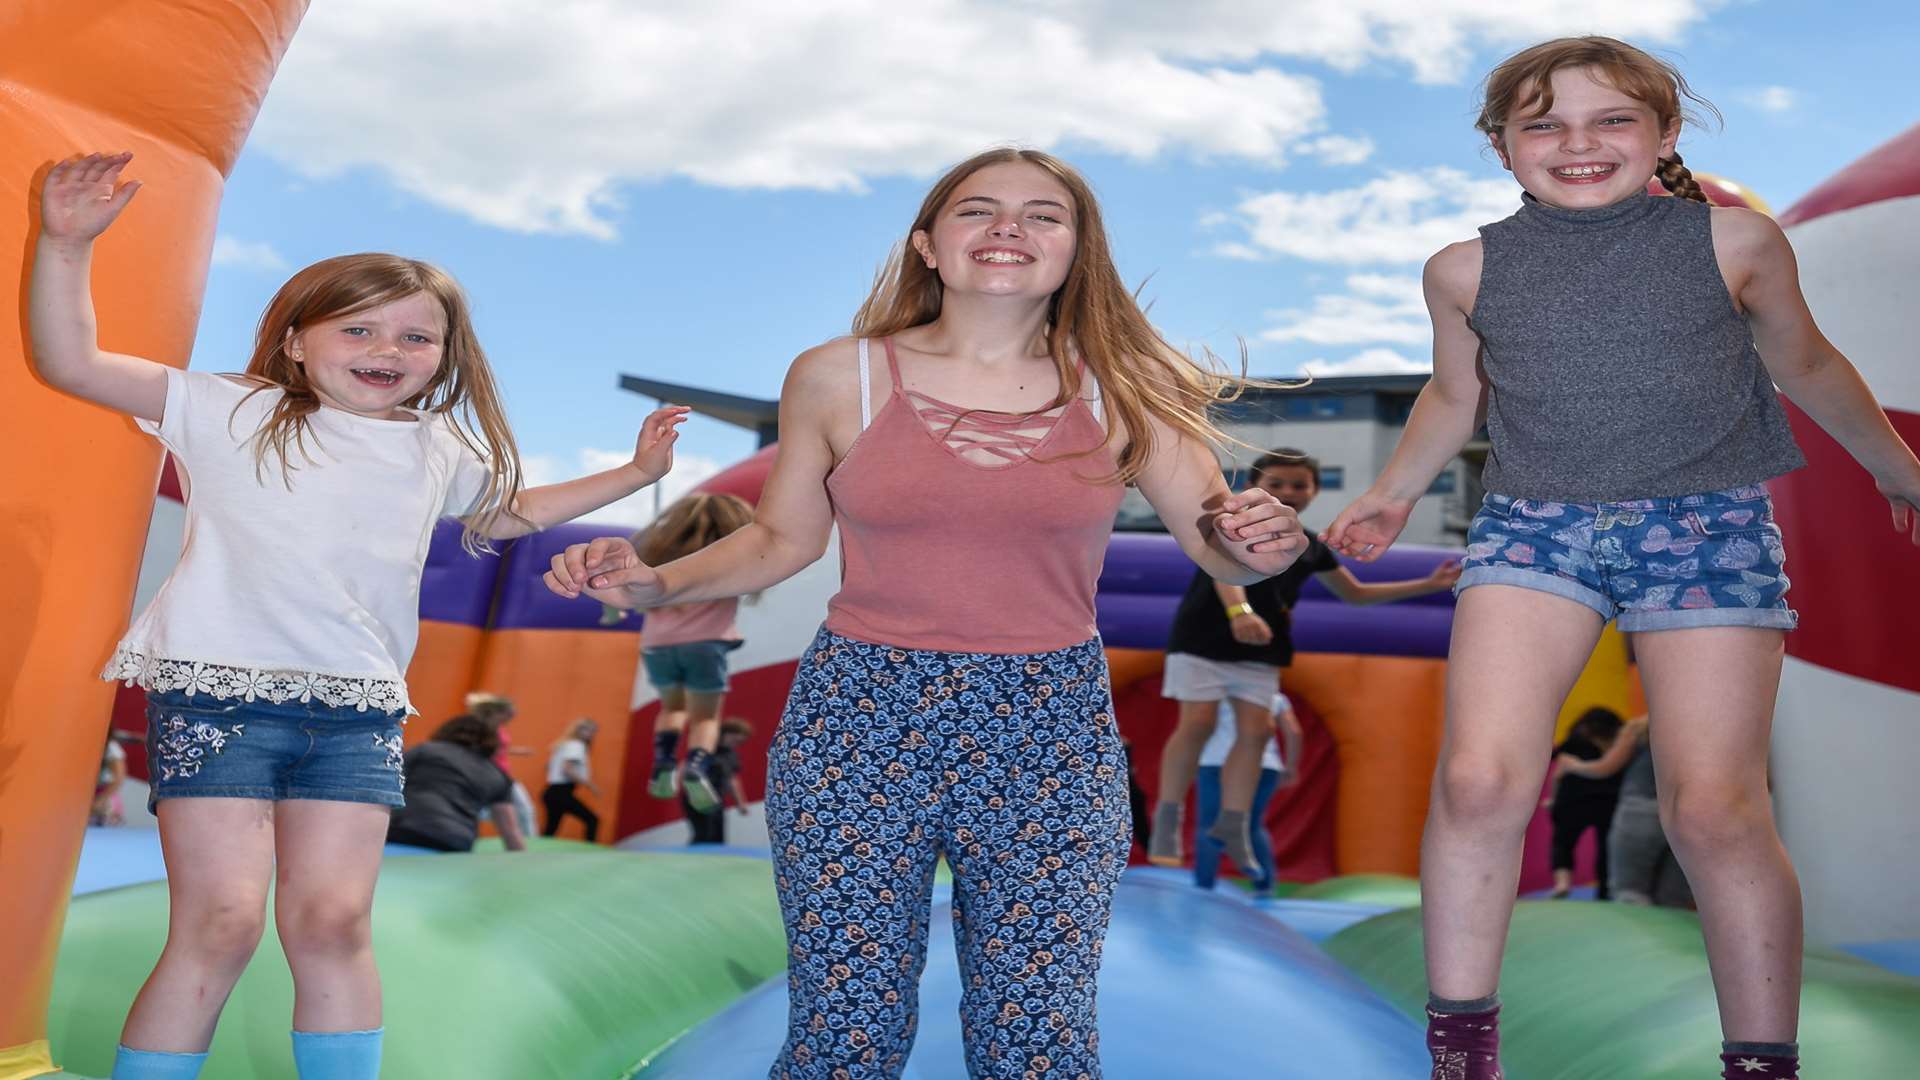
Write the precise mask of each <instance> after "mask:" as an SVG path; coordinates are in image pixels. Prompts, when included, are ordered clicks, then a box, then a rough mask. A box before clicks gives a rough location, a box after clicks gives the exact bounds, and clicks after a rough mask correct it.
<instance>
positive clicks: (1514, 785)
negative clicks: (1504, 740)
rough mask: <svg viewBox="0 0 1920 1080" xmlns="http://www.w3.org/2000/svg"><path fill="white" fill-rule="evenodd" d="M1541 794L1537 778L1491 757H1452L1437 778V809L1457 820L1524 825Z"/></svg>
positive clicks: (1444, 763)
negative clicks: (1537, 797)
mask: <svg viewBox="0 0 1920 1080" xmlns="http://www.w3.org/2000/svg"><path fill="white" fill-rule="evenodd" d="M1538 793H1539V783H1538V778H1537V777H1536V776H1535V775H1533V774H1532V773H1530V772H1529V771H1527V770H1524V769H1521V768H1519V767H1518V766H1517V765H1516V764H1515V763H1513V762H1509V761H1504V760H1502V759H1500V758H1498V757H1493V756H1488V755H1481V754H1465V753H1459V754H1450V755H1448V756H1447V757H1445V758H1443V759H1442V760H1441V762H1440V769H1439V772H1438V773H1437V774H1436V776H1435V777H1434V806H1435V809H1436V810H1439V811H1441V812H1442V813H1444V814H1446V815H1447V816H1449V817H1452V818H1454V819H1458V820H1471V821H1492V822H1498V823H1501V824H1513V823H1515V822H1518V823H1519V824H1521V825H1524V824H1525V822H1526V821H1527V819H1529V818H1531V817H1532V816H1533V804H1534V799H1535V798H1536V796H1537V795H1538Z"/></svg>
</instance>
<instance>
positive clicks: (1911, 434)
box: [1770, 126, 1920, 944]
mask: <svg viewBox="0 0 1920 1080" xmlns="http://www.w3.org/2000/svg"><path fill="white" fill-rule="evenodd" d="M1780 223H1781V224H1782V225H1783V226H1785V227H1786V229H1787V235H1788V236H1789V237H1790V238H1791V239H1792V241H1793V247H1794V250H1795V252H1796V253H1797V254H1798V256H1799V260H1800V280H1801V285H1802V287H1803V288H1804V289H1805V291H1806V295H1807V301H1808V303H1809V304H1810V305H1811V307H1812V309H1813V314H1814V317H1815V319H1817V320H1818V321H1819V323H1820V328H1821V329H1822V330H1824V331H1825V332H1826V335H1827V337H1828V338H1829V339H1831V340H1832V341H1833V343H1834V344H1835V345H1837V346H1838V347H1839V348H1840V350H1841V351H1842V352H1844V353H1845V354H1846V355H1847V357H1848V358H1849V359H1850V360H1852V361H1853V363H1854V365H1855V366H1857V367H1858V368H1859V369H1860V372H1861V374H1862V375H1864V376H1865V377H1866V380H1867V383H1868V385H1869V386H1871V387H1872V388H1873V391H1874V393H1875V395H1876V396H1878V397H1879V399H1880V402H1881V404H1882V405H1883V406H1885V407H1886V410H1887V414H1888V416H1889V417H1890V418H1891V419H1892V421H1893V424H1894V426H1895V428H1897V429H1898V430H1899V431H1900V433H1901V435H1902V436H1904V437H1905V439H1906V440H1907V443H1908V444H1909V445H1911V446H1920V366H1917V365H1916V358H1917V354H1920V345H1916V342H1920V126H1916V127H1914V128H1911V129H1909V130H1908V131H1907V132H1905V133H1904V134H1902V135H1900V136H1898V137H1896V138H1895V139H1893V140H1892V141H1891V142H1889V143H1887V144H1886V145H1884V146H1882V147H1880V148H1879V149H1877V150H1875V151H1873V152H1872V153H1870V154H1868V155H1867V156H1866V157H1863V158H1861V159H1860V160H1859V161H1856V162H1854V163H1853V164H1852V165H1849V166H1847V167H1846V168H1845V169H1843V170H1841V171H1840V172H1839V173H1838V174H1837V175H1835V176H1834V177H1833V178H1832V179H1830V180H1828V181H1827V182H1826V183H1824V184H1821V185H1820V186H1819V187H1817V188H1815V189H1814V190H1813V191H1812V192H1811V193H1809V194H1808V195H1807V196H1806V197H1805V198H1803V199H1801V200H1800V201H1799V202H1798V203H1796V204H1794V206H1793V207H1792V208H1790V209H1789V210H1787V212H1786V213H1784V214H1782V215H1780ZM1788 411H1789V412H1790V413H1791V415H1792V418H1793V425H1794V435H1795V436H1796V437H1797V438H1798V439H1799V442H1800V446H1801V447H1802V449H1804V450H1805V451H1806V455H1807V460H1808V462H1809V465H1808V467H1807V468H1805V469H1801V470H1799V471H1797V472H1795V473H1792V474H1790V475H1788V476H1786V477H1783V478H1781V479H1780V480H1778V481H1775V482H1774V483H1773V484H1772V485H1770V486H1771V487H1772V489H1773V493H1774V497H1775V499H1776V500H1777V502H1778V504H1779V509H1780V522H1781V526H1782V528H1783V529H1785V531H1786V534H1787V552H1788V563H1787V570H1788V572H1789V574H1790V575H1791V576H1792V578H1793V589H1792V592H1791V594H1790V597H1791V601H1792V603H1793V606H1794V607H1795V608H1797V609H1798V610H1799V611H1800V615H1801V623H1800V629H1799V630H1797V631H1795V632H1794V633H1792V634H1789V635H1788V636H1787V652H1788V654H1789V655H1788V659H1787V665H1786V672H1785V674H1784V677H1783V679H1782V683H1781V689H1780V699H1779V710H1778V714H1777V717H1776V720H1775V730H1774V748H1773V775H1774V786H1775V797H1776V801H1777V804H1778V807H1779V813H1780V825H1781V831H1782V834H1783V835H1784V836H1785V838H1786V842H1787V847H1788V849H1789V850H1790V851H1791V852H1792V854H1793V858H1794V861H1795V863H1796V864H1797V865H1798V867H1799V870H1800V880H1801V888H1802V891H1803V892H1804V894H1805V897H1806V910H1807V931H1808V937H1809V939H1810V940H1811V941H1813V942H1816V943H1823V944H1825V943H1841V942H1852V941H1869V940H1880V939H1888V938H1916V937H1920V857H1916V855H1920V648H1916V641H1915V634H1914V623H1915V621H1916V620H1920V548H1916V547H1914V546H1913V545H1912V544H1911V543H1910V542H1908V541H1906V540H1905V539H1904V538H1901V537H1899V536H1898V535H1896V534H1895V533H1894V532H1893V530H1892V528H1891V527H1890V524H1889V521H1888V514H1887V504H1886V500H1885V499H1883V498H1882V497H1881V496H1880V495H1879V493H1878V492H1877V491H1876V490H1875V489H1874V486H1873V482H1872V480H1871V478H1870V477H1869V476H1868V475H1867V473H1866V471H1865V470H1864V469H1862V468H1861V467H1860V466H1859V465H1857V464H1855V463H1854V462H1853V460H1852V459H1851V458H1850V457H1848V456H1847V454H1846V452H1845V451H1844V450H1842V449H1841V448H1840V445H1839V444H1838V443H1836V442H1834V441H1833V439H1832V438H1830V437H1829V436H1828V435H1827V434H1826V433H1825V432H1823V431H1821V430H1820V429H1819V428H1818V427H1817V426H1816V425H1814V424H1813V423H1812V422H1811V421H1810V420H1808V419H1807V417H1806V416H1805V415H1804V414H1802V413H1800V412H1799V411H1798V410H1797V409H1792V408H1791V407H1789V410H1788Z"/></svg>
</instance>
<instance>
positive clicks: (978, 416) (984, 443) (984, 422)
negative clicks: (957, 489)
mask: <svg viewBox="0 0 1920 1080" xmlns="http://www.w3.org/2000/svg"><path fill="white" fill-rule="evenodd" d="M863 344H864V342H863ZM881 344H882V345H883V346H884V347H885V348H886V352H887V372H888V374H889V375H890V376H891V377H892V380H893V392H892V393H891V394H890V395H889V397H890V398H894V397H897V398H900V399H902V401H901V404H902V405H904V406H905V407H906V409H907V411H908V413H909V414H910V415H911V417H912V422H913V425H914V426H915V427H917V428H919V429H920V431H921V432H922V433H923V434H925V435H926V437H927V438H928V439H930V440H932V442H933V444H934V445H935V446H938V447H939V448H940V449H941V450H942V451H944V452H945V453H946V454H947V455H948V456H950V457H952V458H953V459H954V460H956V461H958V462H960V463H961V464H963V465H967V466H970V467H972V468H975V469H982V470H985V471H988V472H999V471H1002V470H1006V469H1017V468H1019V467H1020V466H1021V465H1024V464H1026V463H1027V462H1029V461H1032V460H1034V455H1035V454H1036V453H1038V452H1039V451H1040V450H1041V449H1042V448H1043V447H1045V446H1046V445H1047V444H1048V443H1049V442H1051V441H1052V440H1053V437H1054V435H1055V433H1057V432H1058V431H1059V430H1060V428H1061V426H1062V425H1063V424H1064V423H1065V422H1066V419H1067V415H1068V414H1069V413H1070V412H1071V411H1072V409H1073V407H1074V405H1076V404H1081V405H1084V404H1085V403H1086V399H1085V398H1082V397H1075V398H1074V399H1073V400H1072V401H1069V402H1067V403H1065V404H1064V405H1057V406H1055V407H1054V408H1052V409H1048V410H1045V411H1044V412H1008V411H1006V410H1004V409H979V408H969V407H966V406H962V405H956V404H954V403H953V402H950V401H944V400H942V399H940V398H937V397H934V396H933V395H932V394H928V393H925V392H923V391H920V390H911V389H908V388H907V386H906V384H905V383H904V382H902V381H901V378H900V360H899V357H898V355H897V354H896V353H895V352H894V348H893V339H892V338H891V337H887V338H883V339H881ZM1081 370H1082V371H1083V372H1084V371H1085V366H1084V364H1083V365H1082V368H1081ZM919 402H925V403H926V404H927V405H930V406H932V408H931V409H928V408H923V407H921V406H920V405H919V404H918V403H919ZM929 414H932V415H931V416H930V415H929ZM935 422H944V423H946V435H945V436H942V435H940V434H939V433H937V432H936V431H935V430H934V423H935ZM1041 423H1045V424H1046V430H1045V431H1042V432H1039V433H1037V434H1035V433H1031V432H1030V431H1028V430H1014V429H1030V428H1033V427H1035V426H1036V425H1038V424H1041ZM959 433H972V434H975V435H983V436H985V437H986V438H984V439H979V440H974V441H969V442H967V443H966V444H965V445H964V446H963V447H958V448H956V447H955V446H954V443H953V437H954V435H955V434H959ZM969 453H985V454H988V455H991V456H993V457H997V458H999V459H1001V460H1000V462H999V463H990V462H983V461H975V460H974V459H973V458H971V457H968V456H967V455H968V454H969Z"/></svg>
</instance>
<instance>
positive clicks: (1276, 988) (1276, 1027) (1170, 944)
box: [635, 872, 1431, 1080]
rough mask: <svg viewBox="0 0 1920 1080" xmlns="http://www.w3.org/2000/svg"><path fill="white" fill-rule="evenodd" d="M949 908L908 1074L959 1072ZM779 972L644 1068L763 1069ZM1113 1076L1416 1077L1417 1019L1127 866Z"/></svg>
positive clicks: (1248, 915)
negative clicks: (1415, 1022) (1415, 1024)
mask: <svg viewBox="0 0 1920 1080" xmlns="http://www.w3.org/2000/svg"><path fill="white" fill-rule="evenodd" d="M959 1008H960V978H959V972H958V968H957V966H956V961H955V957H954V948H953V931H952V910H951V907H950V905H949V904H948V903H947V902H945V900H944V898H942V899H940V900H939V902H937V903H936V905H935V910H934V918H933V925H932V927H931V940H930V942H929V947H928V956H927V971H926V976H925V978H924V979H922V981H921V987H920V1033H919V1038H918V1039H917V1040H916V1041H915V1043H914V1050H913V1057H912V1058H911V1059H910V1060H909V1061H908V1063H907V1070H906V1073H905V1076H906V1077H907V1078H908V1080H964V1078H965V1076H966V1068H965V1066H964V1065H963V1064H962V1061H963V1055H962V1051H961V1044H960V1023H959ZM786 1026H787V991H786V984H785V982H784V981H783V980H775V981H774V982H771V983H768V984H767V985H765V986H762V987H760V988H759V989H758V990H755V991H753V992H751V993H749V994H748V995H747V996H746V997H744V998H742V999H741V1000H740V1001H738V1002H735V1003H734V1004H733V1005H732V1006H731V1007H730V1008H728V1009H727V1010H726V1011H724V1012H722V1013H721V1014H720V1015H718V1016H716V1017H714V1018H713V1019H712V1020H710V1021H708V1022H707V1023H705V1024H703V1025H701V1026H700V1027H698V1028H695V1029H694V1030H693V1031H692V1032H690V1033H688V1035H687V1036H686V1037H685V1038H683V1039H681V1040H680V1041H678V1042H676V1043H675V1044H674V1045H673V1046H672V1047H670V1048H668V1050H667V1051H666V1052H665V1053H663V1054H661V1055H660V1056H659V1057H658V1058H657V1059H655V1060H654V1061H653V1062H651V1063H649V1065H648V1066H647V1067H646V1068H643V1069H641V1070H640V1071H639V1072H638V1073H636V1074H635V1075H636V1076H637V1077H639V1078H641V1080H749V1078H751V1080H760V1078H761V1077H764V1076H766V1075H767V1068H768V1066H769V1065H770V1064H772V1062H773V1058H774V1055H775V1054H777V1053H778V1052H779V1049H780V1044H781V1042H782V1040H783V1039H784V1038H785V1035H786ZM1100 1039H1101V1053H1100V1058H1101V1063H1102V1066H1103V1069H1104V1071H1105V1074H1106V1076H1107V1077H1108V1080H1167V1078H1169V1077H1179V1076H1205V1077H1209V1078H1219V1080H1231V1078H1234V1077H1249V1078H1252V1077H1259V1078H1261V1080H1287V1078H1289V1077H1302V1078H1304V1077H1315V1078H1325V1077H1392V1076H1420V1075H1424V1074H1425V1073H1426V1072H1427V1071H1428V1070H1429V1069H1430V1067H1431V1062H1430V1061H1429V1059H1428V1057H1427V1054H1426V1049H1425V1046H1424V1043H1423V1039H1422V1033H1421V1031H1420V1030H1419V1029H1418V1028H1417V1027H1415V1026H1414V1024H1413V1022H1412V1021H1410V1020H1408V1019H1407V1018H1406V1017H1405V1016H1403V1015H1402V1014H1401V1013H1399V1012H1398V1011H1396V1010H1395V1009H1393V1007H1392V1006H1390V1005H1388V1004H1387V1003H1386V1002H1384V1001H1382V1000H1381V999H1380V998H1378V997H1376V996H1375V995H1374V994H1373V992H1372V991H1371V990H1368V989H1367V988H1366V987H1365V986H1364V985H1362V984H1361V982H1360V981H1359V980H1358V979H1356V978H1354V977H1353V976H1352V975H1349V974H1348V973H1347V972H1346V970H1345V969H1344V968H1342V967H1341V966H1340V965H1339V964H1336V963H1335V962H1334V961H1332V960H1331V959H1329V958H1328V957H1327V956H1326V955H1325V954H1324V953H1322V952H1321V951H1320V950H1319V948H1317V947H1316V946H1315V945H1314V944H1313V943H1312V942H1311V941H1309V940H1308V939H1307V938H1306V937H1305V936H1303V935H1302V934H1300V933H1297V932H1295V931H1294V930H1292V929H1290V928H1288V927H1287V926H1285V925H1283V924H1282V923H1281V922H1280V921H1278V920H1277V919H1274V918H1271V917H1269V916H1268V915H1267V914H1265V913H1264V912H1263V911H1262V910H1260V906H1259V905H1256V904H1254V903H1250V902H1248V901H1247V900H1246V899H1244V898H1242V897H1237V896H1234V895H1232V894H1222V895H1213V894H1208V893H1203V892H1200V891H1198V890H1196V889H1194V888H1193V886H1192V885H1191V884H1187V883H1182V882H1178V881H1171V880H1167V878H1165V877H1159V876H1154V875H1147V874H1137V873H1134V872H1129V873H1128V875H1127V877H1126V879H1125V880H1123V881H1122V882H1121V885H1120V889H1119V891H1118V893H1117V894H1116V895H1115V897H1114V909H1113V924H1112V928H1111V929H1110V930H1109V932H1108V934H1107V946H1106V952H1105V962H1104V963H1103V964H1102V966H1101V971H1100Z"/></svg>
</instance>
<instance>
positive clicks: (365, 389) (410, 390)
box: [286, 292, 447, 420]
mask: <svg viewBox="0 0 1920 1080" xmlns="http://www.w3.org/2000/svg"><path fill="white" fill-rule="evenodd" d="M446 339H447V325H446V314H445V312H444V311H443V310H442V309H441V306H440V304H439V302H438V301H436V300H435V299H434V298H433V297H431V296H429V295H427V294H426V293H424V292H419V293H413V294H411V295H408V296H403V297H401V298H400V299H398V300H392V301H389V302H387V303H385V304H380V305H378V306H376V307H370V308H366V309H364V310H361V311H356V312H353V313H352V314H348V315H337V316H334V317H333V318H330V319H323V320H321V321H319V322H316V323H313V324H312V325H309V326H306V327H303V328H302V329H300V330H298V331H291V330H290V331H288V333H287V341H286V348H287V356H288V357H289V358H290V359H292V360H293V362H294V363H296V364H299V365H300V366H301V367H302V368H303V369H304V370H305V371H306V375H307V381H308V382H309V383H310V384H311V385H312V386H313V391H314V395H315V396H316V397H318V398H319V399H320V402H321V404H323V405H327V406H329V407H331V408H335V409H340V410H343V411H345V412H350V413H355V414H358V415H360V416H368V417H373V418H375V419H379V420H399V419H404V418H406V415H407V414H406V413H404V412H402V411H401V410H400V407H399V406H400V404H401V403H402V402H404V401H410V400H412V399H413V398H414V397H415V396H417V395H418V394H419V393H420V392H421V391H422V390H424V389H426V387H427V384H428V383H429V382H431V381H432V379H433V376H434V373H435V372H437V371H438V370H439V369H440V360H441V356H442V354H443V352H444V350H445V347H446Z"/></svg>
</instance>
